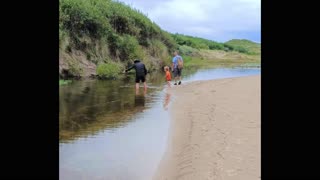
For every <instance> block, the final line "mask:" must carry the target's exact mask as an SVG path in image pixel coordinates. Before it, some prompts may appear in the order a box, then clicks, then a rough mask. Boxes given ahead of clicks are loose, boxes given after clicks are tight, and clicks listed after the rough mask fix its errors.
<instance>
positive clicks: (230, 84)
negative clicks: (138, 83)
mask: <svg viewBox="0 0 320 180" xmlns="http://www.w3.org/2000/svg"><path fill="white" fill-rule="evenodd" d="M260 78H261V76H260V75H256V76H247V77H237V78H226V79H219V80H210V81H200V82H194V83H190V84H183V85H181V86H175V87H174V88H171V89H170V90H169V91H168V93H170V94H172V96H171V97H172V98H171V100H172V104H170V106H169V111H170V113H171V126H170V134H169V140H168V147H167V151H166V153H165V155H164V157H163V159H162V161H161V163H160V166H159V169H158V171H157V172H156V174H155V176H154V179H156V180H178V179H179V180H182V179H188V180H198V179H199V180H209V179H210V180H211V179H214V180H257V179H261V178H260V177H261V171H260V168H261V165H260V162H261V160H260V159H261V158H260V157H261V156H260V153H261V148H260V147H261V140H260V139H261V135H260V133H261V118H260V115H261V110H260V109H261V101H260V96H261V85H260Z"/></svg>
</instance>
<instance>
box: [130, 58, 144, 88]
mask: <svg viewBox="0 0 320 180" xmlns="http://www.w3.org/2000/svg"><path fill="white" fill-rule="evenodd" d="M131 69H135V70H136V90H137V91H138V90H139V83H140V81H141V82H143V85H144V90H147V83H146V75H147V69H146V66H145V65H144V64H143V63H142V62H140V60H138V59H137V60H135V61H134V64H133V65H132V66H131V67H129V68H128V69H126V70H125V72H128V71H130V70H131Z"/></svg>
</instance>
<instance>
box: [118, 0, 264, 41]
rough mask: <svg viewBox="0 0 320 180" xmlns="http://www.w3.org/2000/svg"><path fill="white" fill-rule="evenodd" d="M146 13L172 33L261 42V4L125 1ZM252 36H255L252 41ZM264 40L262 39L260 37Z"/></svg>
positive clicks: (245, 0)
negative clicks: (251, 33)
mask: <svg viewBox="0 0 320 180" xmlns="http://www.w3.org/2000/svg"><path fill="white" fill-rule="evenodd" d="M122 1H123V2H126V3H128V4H131V5H132V6H134V7H135V8H137V9H140V10H142V11H143V12H144V13H145V14H148V17H149V18H150V19H151V20H152V21H154V22H155V23H157V24H158V25H159V26H160V27H161V28H163V29H164V30H166V31H169V32H172V33H176V32H177V33H182V34H186V35H191V36H199V37H203V38H208V39H212V40H216V41H226V40H229V39H232V38H238V39H244V38H245V39H250V40H253V41H260V37H257V33H258V34H260V31H261V28H260V26H261V8H260V6H261V2H260V0H188V1H186V0H166V1H156V0H145V1H142V0H136V1H133V0H122ZM250 32H254V35H253V36H252V37H251V36H250ZM259 36H260V35H259Z"/></svg>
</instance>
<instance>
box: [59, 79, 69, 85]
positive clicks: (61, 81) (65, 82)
mask: <svg viewBox="0 0 320 180" xmlns="http://www.w3.org/2000/svg"><path fill="white" fill-rule="evenodd" d="M71 82H72V81H71V80H61V79H60V80H59V86H61V85H66V84H69V83H71Z"/></svg>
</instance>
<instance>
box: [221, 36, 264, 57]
mask: <svg viewBox="0 0 320 180" xmlns="http://www.w3.org/2000/svg"><path fill="white" fill-rule="evenodd" d="M225 44H227V45H230V46H233V47H237V48H243V49H245V50H246V51H247V52H248V53H249V54H261V44H259V43H255V42H252V41H249V40H246V39H232V40H230V41H228V42H226V43H225Z"/></svg>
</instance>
